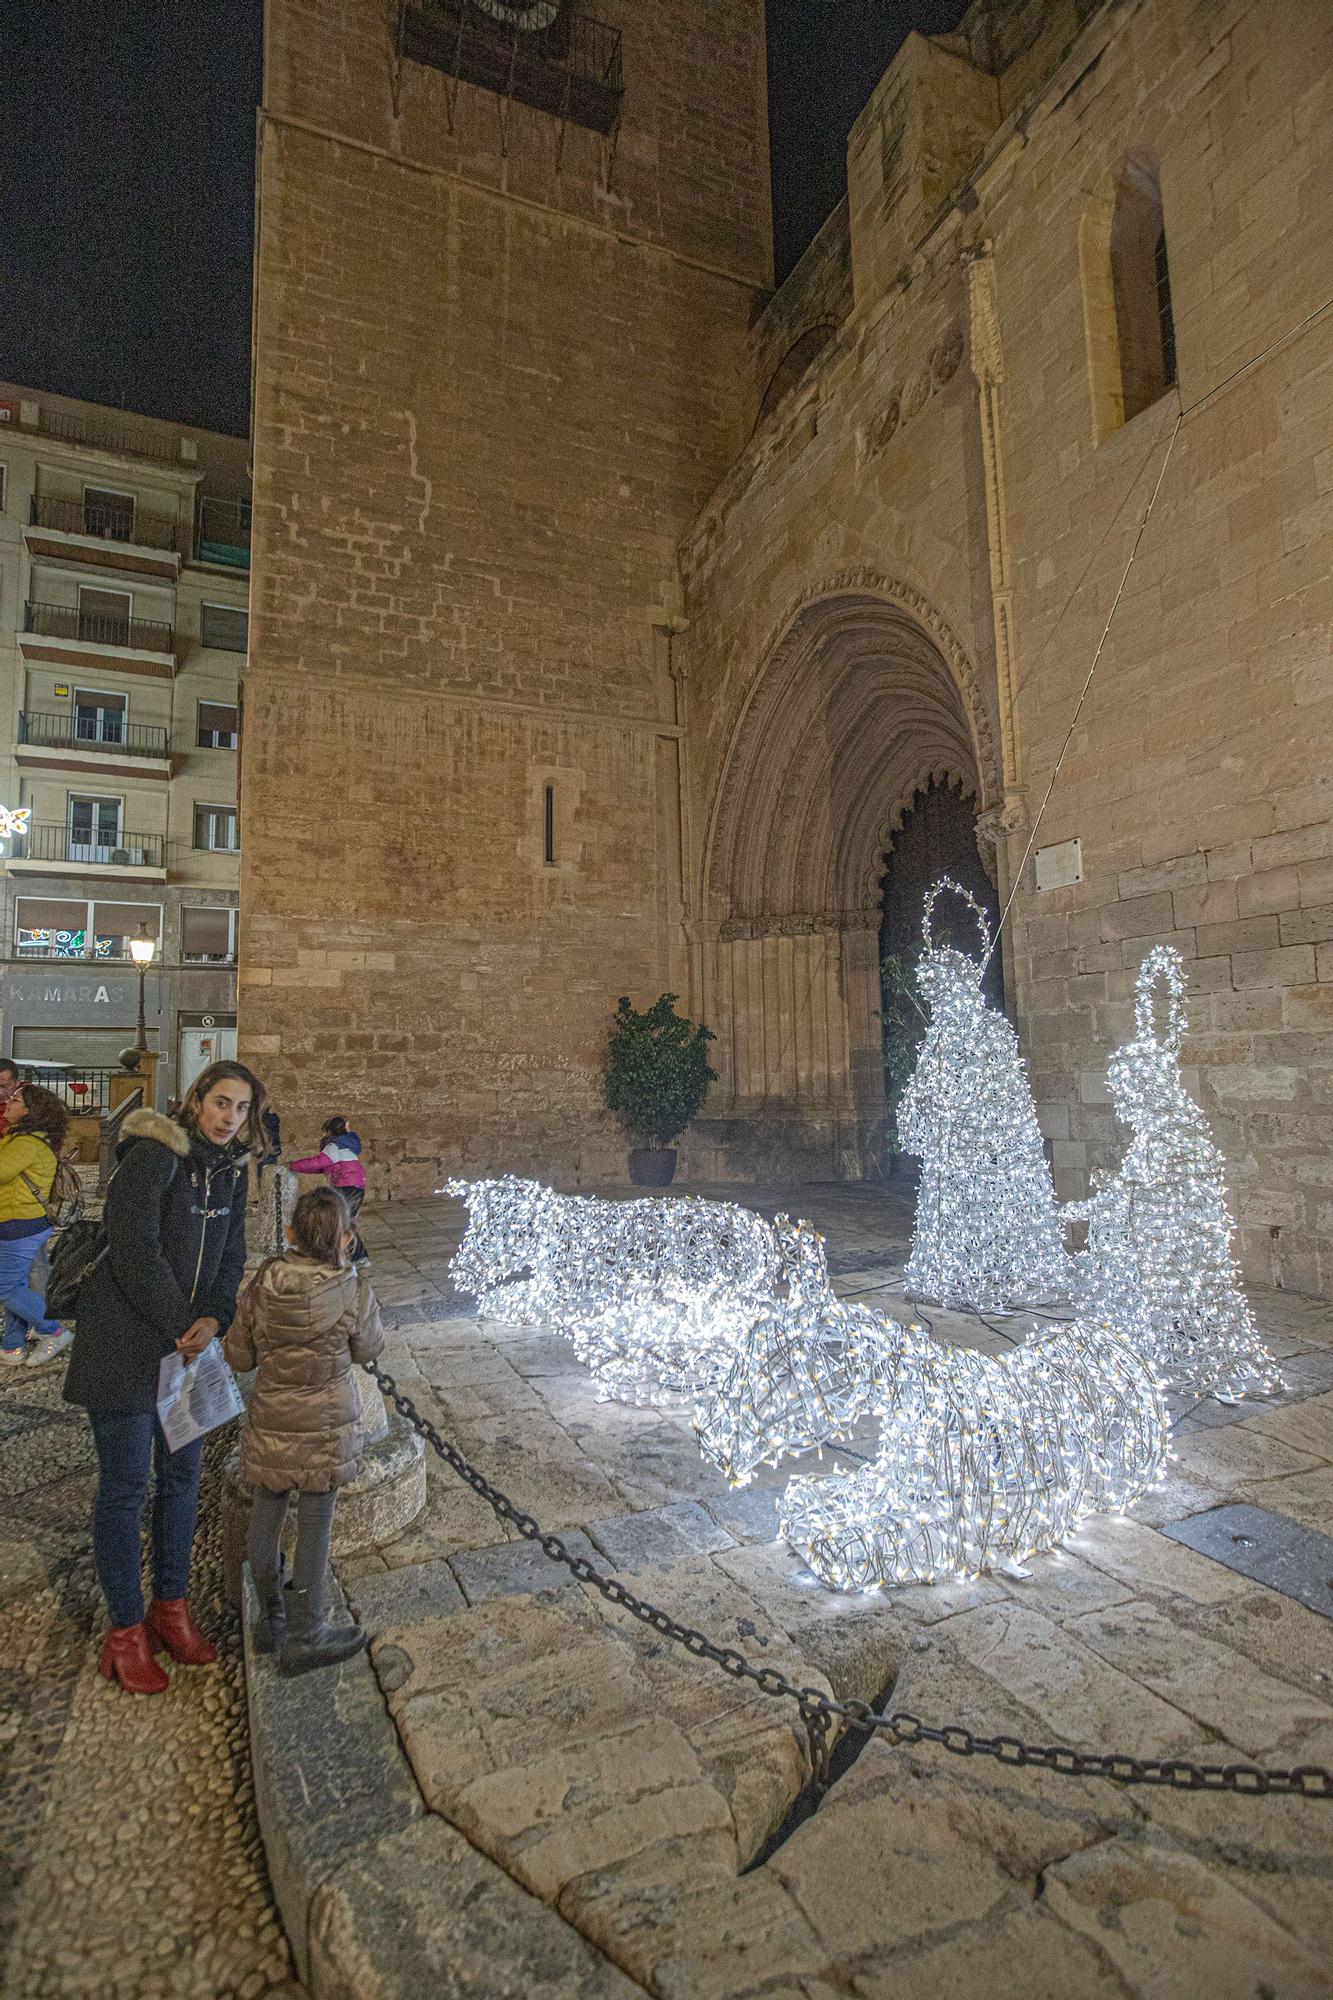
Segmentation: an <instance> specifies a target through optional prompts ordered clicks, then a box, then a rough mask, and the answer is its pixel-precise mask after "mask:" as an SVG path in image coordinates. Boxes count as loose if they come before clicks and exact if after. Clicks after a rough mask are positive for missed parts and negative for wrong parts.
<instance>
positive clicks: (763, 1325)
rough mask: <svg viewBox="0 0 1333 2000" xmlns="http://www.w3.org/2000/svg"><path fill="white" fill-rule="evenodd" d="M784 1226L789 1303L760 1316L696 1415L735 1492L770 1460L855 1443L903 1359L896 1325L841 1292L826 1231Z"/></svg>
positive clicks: (784, 1221) (710, 1453)
mask: <svg viewBox="0 0 1333 2000" xmlns="http://www.w3.org/2000/svg"><path fill="white" fill-rule="evenodd" d="M774 1229H775V1232H776V1235H777V1240H778V1246H779V1249H780V1251H781V1254H782V1263H783V1272H784V1276H785V1280H786V1290H785V1296H782V1297H778V1296H773V1297H771V1298H770V1299H769V1300H768V1302H767V1303H766V1304H765V1305H764V1306H763V1308H762V1309H761V1310H759V1311H757V1312H754V1313H752V1314H751V1317H750V1321H749V1324H748V1326H747V1327H746V1328H745V1329H744V1331H743V1333H742V1334H741V1336H740V1337H739V1338H738V1339H736V1340H735V1342H734V1346H733V1356H732V1358H731V1360H730V1365H729V1366H728V1367H726V1368H725V1369H724V1370H723V1371H721V1372H720V1373H719V1374H718V1376H717V1378H716V1379H715V1381H713V1382H711V1383H710V1384H709V1385H708V1394H707V1396H706V1397H704V1398H701V1400H700V1403H699V1407H698V1409H697V1410H696V1412H695V1419H694V1428H695V1431H696V1433H697V1435H698V1438H699V1448H700V1450H701V1451H702V1452H703V1454H704V1456H705V1458H708V1459H711V1460H712V1462H713V1464H714V1465H716V1466H718V1467H719V1468H720V1469H721V1470H722V1471H723V1472H724V1473H725V1474H726V1475H727V1478H728V1479H729V1480H730V1481H731V1483H732V1485H733V1486H744V1485H746V1484H748V1482H749V1481H750V1480H751V1479H752V1478H753V1476H754V1474H755V1471H756V1470H757V1468H758V1467H759V1466H760V1465H761V1464H763V1463H764V1462H768V1463H770V1464H773V1465H776V1464H777V1462H778V1460H779V1459H781V1458H788V1457H795V1456H797V1455H798V1454H800V1453H802V1452H807V1451H815V1450H818V1449H819V1448H820V1447H821V1446H823V1445H826V1444H831V1443H834V1442H836V1441H838V1440H841V1439H846V1438H848V1437H850V1436H851V1435H852V1433H853V1432H854V1431H855V1430H856V1428H857V1426H858V1425H859V1424H861V1423H863V1422H864V1421H865V1420H866V1419H867V1418H868V1417H872V1416H873V1415H874V1412H875V1410H876V1408H877V1407H878V1405H879V1402H880V1400H881V1398H882V1396H883V1395H884V1393H885V1391H886V1387H887V1384H886V1379H885V1373H886V1370H891V1369H893V1368H894V1367H895V1366H896V1365H897V1362H898V1347H897V1344H896V1341H894V1340H893V1339H891V1338H890V1337H889V1335H890V1331H891V1330H892V1332H893V1333H895V1334H896V1333H897V1332H899V1331H900V1329H898V1328H897V1327H895V1325H894V1322H893V1321H891V1320H889V1319H887V1318H886V1316H885V1315H884V1314H883V1313H875V1312H872V1311H871V1310H870V1309H869V1308H868V1307H866V1306H859V1305H854V1304H853V1305H848V1304H844V1303H843V1301H842V1300H841V1299H839V1298H838V1297H837V1296H836V1295H835V1293H834V1291H833V1288H832V1286H831V1285H830V1283H829V1275H828V1265H827V1262H826V1260H825V1256H824V1239H823V1237H822V1236H821V1235H820V1234H819V1232H818V1230H816V1229H813V1228H812V1227H811V1225H810V1224H809V1223H808V1222H791V1221H790V1220H789V1219H788V1218H787V1217H786V1216H785V1215H780V1216H778V1217H777V1220H776V1222H775V1223H774Z"/></svg>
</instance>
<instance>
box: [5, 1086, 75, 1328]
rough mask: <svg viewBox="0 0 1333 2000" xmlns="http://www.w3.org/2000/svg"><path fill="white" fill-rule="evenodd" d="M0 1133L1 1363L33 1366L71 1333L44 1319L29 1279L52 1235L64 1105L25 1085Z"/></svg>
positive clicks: (17, 1093) (16, 1094)
mask: <svg viewBox="0 0 1333 2000" xmlns="http://www.w3.org/2000/svg"><path fill="white" fill-rule="evenodd" d="M3 1115H4V1135H3V1137H0V1300H3V1302H4V1308H5V1331H4V1338H3V1342H2V1343H0V1366H5V1367H9V1368H23V1367H28V1368H33V1367H38V1366H40V1365H41V1364H42V1363H44V1362H47V1361H54V1359H55V1358H56V1356H57V1355H58V1354H62V1353H63V1352H64V1350H65V1349H66V1348H67V1347H68V1346H69V1344H70V1340H71V1338H72V1336H71V1335H70V1334H69V1333H68V1332H67V1331H66V1329H65V1328H64V1327H63V1326H61V1324H60V1322H59V1320H55V1319H48V1318H47V1317H46V1307H45V1305H44V1303H43V1301H42V1300H41V1299H40V1298H39V1297H38V1295H37V1293H36V1292H34V1291H33V1289H32V1286H31V1284H30V1283H29V1280H30V1278H31V1276H32V1267H33V1265H34V1263H35V1262H36V1260H37V1253H38V1251H39V1250H40V1249H41V1247H42V1245H43V1244H44V1243H45V1242H46V1239H47V1237H48V1236H49V1235H50V1234H51V1221H50V1217H49V1216H48V1215H47V1213H46V1202H47V1199H48V1197H49V1196H50V1193H51V1185H52V1182H53V1181H54V1180H55V1177H56V1159H57V1155H58V1154H59V1152H60V1148H61V1147H62V1146H63V1145H64V1143H65V1107H64V1105H63V1104H62V1103H61V1102H60V1099H59V1098H58V1097H56V1096H54V1095H53V1094H52V1092H51V1091H49V1090H43V1089H42V1088H41V1086H40V1084H35V1083H24V1084H20V1086H19V1088H18V1089H17V1090H16V1091H15V1092H14V1094H13V1096H12V1097H11V1098H10V1099H9V1100H8V1102H7V1103H6V1104H5V1106H4V1113H3Z"/></svg>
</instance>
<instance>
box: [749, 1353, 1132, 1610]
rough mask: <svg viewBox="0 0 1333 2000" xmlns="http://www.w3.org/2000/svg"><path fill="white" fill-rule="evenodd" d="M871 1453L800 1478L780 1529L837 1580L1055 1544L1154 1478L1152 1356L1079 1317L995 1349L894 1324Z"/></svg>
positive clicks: (852, 1586) (932, 1569) (977, 1563)
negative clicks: (891, 1364) (893, 1347)
mask: <svg viewBox="0 0 1333 2000" xmlns="http://www.w3.org/2000/svg"><path fill="white" fill-rule="evenodd" d="M895 1332H896V1334H898V1335H899V1336H901V1339H902V1346H901V1350H900V1353H899V1356H898V1363H897V1367H896V1368H895V1369H894V1370H893V1371H892V1373H891V1375H890V1377H889V1382H890V1386H889V1391H888V1393H887V1394H886V1396H885V1397H884V1399H883V1401H882V1403H881V1406H880V1418H881V1422H882V1426H883V1428H882V1430H881V1434H880V1445H879V1452H878V1455H877V1457H876V1458H875V1460H874V1462H873V1463H872V1464H870V1465H865V1466H862V1467H860V1468H859V1469H858V1470H857V1471H855V1472H844V1473H832V1474H829V1475H828V1476H827V1477H825V1478H822V1479H821V1478H813V1479H812V1478H798V1479H793V1480H792V1481H791V1482H790V1484H789V1485H788V1487H787V1492H786V1496H785V1500H784V1503H783V1511H782V1525H781V1532H782V1535H783V1537H784V1539H785V1540H786V1541H787V1542H789V1543H790V1545H791V1547H792V1548H793V1549H795V1550H796V1552H797V1554H798V1555H800V1556H802V1557H803V1558H804V1559H805V1561H806V1562H807V1563H808V1564H809V1565H810V1568H811V1569H812V1570H813V1571H814V1573H815V1575H816V1576H817V1577H819V1578H820V1579H821V1581H822V1582H824V1583H827V1584H829V1585H831V1586H832V1588H833V1589H835V1590H865V1589H871V1588H873V1587H875V1586H876V1585H882V1584H894V1583H932V1582H935V1581H937V1580H938V1579H940V1578H942V1577H950V1576H971V1575H975V1574H976V1573H977V1572H979V1571H981V1570H984V1569H990V1568H993V1567H994V1566H995V1565H996V1564H997V1563H1002V1562H1014V1561H1020V1562H1021V1561H1022V1560H1023V1559H1024V1558H1025V1557H1027V1556H1030V1555H1036V1554H1039V1553H1041V1552H1042V1551H1043V1550H1046V1549H1050V1548H1053V1547H1054V1546H1055V1544H1056V1543H1057V1542H1059V1541H1061V1540H1063V1538H1064V1537H1065V1536H1066V1535H1068V1534H1069V1533H1070V1532H1071V1530H1072V1529H1073V1528H1075V1527H1076V1526H1077V1524H1078V1522H1079V1521H1081V1520H1082V1519H1083V1518H1084V1517H1085V1516H1086V1515H1088V1514H1093V1513H1100V1512H1106V1511H1108V1510H1116V1509H1123V1508H1124V1507H1126V1506H1128V1505H1129V1504H1130V1502H1131V1501H1133V1500H1136V1499H1137V1498H1138V1497H1139V1496H1140V1495H1141V1494H1142V1493H1144V1492H1145V1491H1146V1490H1147V1489H1148V1488H1149V1487H1150V1486H1152V1485H1154V1484H1155V1483H1156V1482H1157V1480H1158V1479H1159V1478H1160V1476H1161V1467H1162V1461H1163V1456H1164V1453H1165V1449H1166V1437H1167V1418H1166V1410H1165V1407H1164V1405H1163V1401H1162V1393H1161V1388H1160V1385H1159V1383H1158V1381H1157V1379H1156V1376H1155V1375H1154V1373H1153V1370H1152V1367H1151V1365H1150V1364H1149V1363H1148V1362H1147V1361H1145V1360H1144V1359H1143V1358H1142V1357H1141V1356H1140V1355H1138V1354H1136V1353H1135V1351H1134V1349H1133V1348H1132V1347H1131V1346H1130V1344H1129V1343H1128V1341H1125V1340H1121V1339H1119V1338H1118V1337H1117V1336H1116V1335H1115V1334H1113V1333H1111V1332H1110V1331H1109V1330H1108V1329H1106V1328H1089V1327H1087V1326H1085V1325H1081V1324H1079V1323H1078V1322H1074V1323H1073V1324H1071V1325H1069V1326H1066V1327H1062V1328H1060V1329H1059V1330H1058V1331H1055V1330H1051V1331H1049V1332H1046V1333H1041V1334H1038V1335H1037V1336H1036V1337H1035V1338H1034V1339H1032V1340H1030V1341H1029V1342H1028V1343H1027V1344H1026V1345H1025V1346H1022V1347H1018V1348H1016V1349H1015V1350H1014V1351H1013V1353H1012V1354H1006V1355H1003V1356H1001V1357H999V1358H998V1359H997V1358H993V1357H991V1356H988V1355H983V1354H976V1353H973V1352H970V1351H969V1350H968V1349H965V1348H949V1347H946V1346H945V1345H944V1344H943V1343H941V1342H937V1341H934V1340H932V1339H931V1338H930V1337H929V1336H928V1335H926V1334H924V1333H921V1332H920V1331H918V1330H910V1329H909V1330H904V1329H901V1328H898V1329H895Z"/></svg>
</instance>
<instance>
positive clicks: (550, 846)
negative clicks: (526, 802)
mask: <svg viewBox="0 0 1333 2000" xmlns="http://www.w3.org/2000/svg"><path fill="white" fill-rule="evenodd" d="M544 812H545V822H544V829H543V831H544V840H545V850H544V851H545V854H546V865H547V867H548V868H554V866H555V786H554V785H548V786H547V787H546V801H545V808H544Z"/></svg>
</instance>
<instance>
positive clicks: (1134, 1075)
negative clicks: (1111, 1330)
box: [1065, 945, 1282, 1398]
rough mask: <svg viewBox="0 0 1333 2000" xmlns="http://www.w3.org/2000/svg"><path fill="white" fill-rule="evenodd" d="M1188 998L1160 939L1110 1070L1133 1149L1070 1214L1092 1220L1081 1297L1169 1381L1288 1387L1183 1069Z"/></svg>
mask: <svg viewBox="0 0 1333 2000" xmlns="http://www.w3.org/2000/svg"><path fill="white" fill-rule="evenodd" d="M1159 995H1160V996H1161V997H1162V999H1163V1000H1164V1002H1165V1024H1164V1026H1163V1028H1162V1030H1161V1032H1160V1033H1159V1032H1158V1028H1157V1022H1156V1018H1155V1016H1156V1003H1157V1000H1158V997H1159ZM1184 995H1185V969H1184V966H1183V964H1182V962H1181V957H1180V953H1179V952H1178V951H1176V950H1175V949H1174V948H1173V947H1172V946H1170V945H1156V946H1154V948H1153V949H1152V950H1151V951H1150V952H1149V953H1148V955H1147V957H1146V958H1145V959H1144V961H1143V964H1142V966H1141V967H1140V968H1139V977H1138V984H1137V987H1136V990H1135V995H1134V1037H1133V1040H1132V1041H1129V1042H1126V1043H1125V1045H1124V1047H1123V1048H1120V1049H1117V1050H1116V1053H1115V1054H1114V1055H1113V1056H1112V1058H1111V1061H1110V1064H1109V1067H1108V1069H1107V1083H1108V1085H1109V1087H1110V1092H1111V1101H1112V1103H1113V1104H1114V1105H1115V1108H1116V1113H1117V1115H1118V1117H1119V1118H1120V1121H1121V1123H1122V1124H1123V1125H1125V1126H1126V1127H1127V1128H1128V1130H1129V1134H1130V1143H1129V1148H1128V1150H1127V1152H1126V1154H1125V1157H1124V1160H1123V1162H1122V1163H1121V1166H1120V1169H1119V1171H1118V1172H1117V1173H1115V1174H1114V1175H1112V1176H1111V1177H1110V1178H1109V1179H1107V1180H1106V1181H1105V1182H1104V1183H1103V1184H1102V1185H1101V1186H1097V1185H1096V1183H1095V1182H1094V1192H1093V1195H1092V1198H1091V1200H1090V1201H1087V1202H1079V1203H1072V1204H1070V1206H1069V1207H1068V1208H1067V1209H1066V1211H1065V1213H1066V1215H1068V1216H1071V1217H1073V1218H1078V1217H1085V1218H1086V1219H1087V1222H1088V1248H1087V1250H1086V1252H1085V1253H1084V1255H1083V1256H1081V1257H1080V1258H1078V1260H1077V1271H1076V1285H1077V1294H1078V1298H1079V1301H1080V1304H1081V1306H1082V1307H1083V1308H1084V1309H1086V1310H1087V1311H1089V1312H1091V1313H1093V1314H1095V1315H1097V1316H1098V1317H1099V1318H1104V1319H1106V1320H1107V1321H1108V1322H1109V1323H1110V1325H1112V1326H1113V1327H1115V1328H1116V1329H1117V1330H1118V1331H1120V1332H1122V1333H1123V1334H1124V1335H1125V1337H1126V1338H1127V1339H1129V1340H1131V1341H1133V1342H1134V1343H1135V1345H1136V1346H1138V1347H1139V1348H1140V1349H1141V1350H1142V1352H1143V1353H1144V1354H1145V1355H1146V1356H1147V1357H1148V1359H1149V1360H1151V1361H1152V1363H1153V1364H1154V1366H1155V1367H1156V1369H1157V1371H1158V1373H1159V1374H1160V1375H1161V1376H1162V1377H1163V1379H1164V1380H1165V1381H1166V1382H1167V1383H1168V1385H1169V1386H1170V1387H1172V1388H1174V1389H1179V1390H1184V1391H1187V1392H1189V1393H1190V1394H1192V1395H1195V1396H1210V1395H1212V1396H1224V1397H1228V1398H1235V1397H1238V1396H1242V1395H1244V1394H1246V1393H1247V1392H1254V1391H1259V1392H1260V1393H1263V1392H1264V1391H1267V1390H1272V1389H1276V1388H1279V1387H1280V1386H1281V1383H1282V1377H1281V1373H1280V1371H1279V1370H1278V1368H1277V1366H1276V1364H1275V1363H1274V1361H1273V1358H1272V1356H1271V1355H1270V1354H1269V1352H1268V1350H1267V1348H1266V1347H1265V1346H1264V1343H1263V1340H1262V1339H1261V1337H1260V1335H1259V1330H1258V1328H1257V1327H1256V1326H1255V1323H1254V1318H1253V1315H1252V1314H1251V1312H1250V1309H1249V1306H1248V1305H1247V1303H1246V1300H1245V1294H1244V1292H1243V1291H1242V1289H1241V1283H1240V1273H1239V1271H1238V1270H1237V1267H1236V1261H1235V1258H1234V1257H1233V1256H1232V1252H1231V1231H1232V1223H1231V1215H1230V1213H1229V1210H1228V1207H1227V1197H1226V1187H1225V1184H1224V1181H1223V1175H1222V1159H1221V1155H1220V1154H1219V1152H1218V1150H1217V1147H1216V1146H1215V1145H1214V1144H1213V1140H1212V1135H1211V1133H1210V1132H1209V1129H1208V1121H1207V1119H1206V1118H1205V1117H1204V1115H1203V1112H1202V1111H1201V1110H1200V1109H1199V1106H1198V1105H1197V1104H1196V1103H1195V1102H1194V1100H1193V1099H1192V1098H1191V1097H1190V1095H1189V1093H1188V1091H1187V1090H1186V1089H1185V1082H1184V1078H1183V1077H1182V1075H1181V1071H1180V1046H1181V1042H1182V1040H1183V1039H1184V1033H1185V1005H1184Z"/></svg>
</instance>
